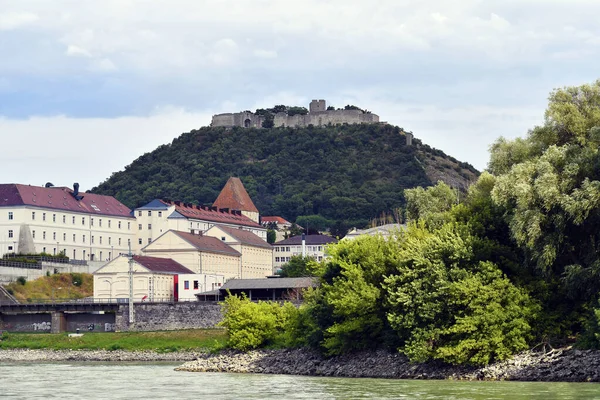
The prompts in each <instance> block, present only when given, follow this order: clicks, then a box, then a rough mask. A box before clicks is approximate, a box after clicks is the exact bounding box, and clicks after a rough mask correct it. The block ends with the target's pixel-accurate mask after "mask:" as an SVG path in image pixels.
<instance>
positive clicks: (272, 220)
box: [260, 216, 292, 225]
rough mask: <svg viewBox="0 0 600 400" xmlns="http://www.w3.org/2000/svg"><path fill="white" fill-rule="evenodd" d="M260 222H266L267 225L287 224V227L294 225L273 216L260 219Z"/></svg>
mask: <svg viewBox="0 0 600 400" xmlns="http://www.w3.org/2000/svg"><path fill="white" fill-rule="evenodd" d="M260 220H261V221H262V222H266V223H269V222H275V223H277V224H282V225H285V224H287V225H291V224H292V223H291V222H290V221H287V220H285V219H283V218H282V217H277V216H272V217H260Z"/></svg>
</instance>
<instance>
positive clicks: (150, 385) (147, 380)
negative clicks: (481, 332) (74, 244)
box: [0, 362, 600, 400]
mask: <svg viewBox="0 0 600 400" xmlns="http://www.w3.org/2000/svg"><path fill="white" fill-rule="evenodd" d="M175 366H176V364H140V363H127V364H116V363H78V362H73V363H68V362H60V363H47V364H44V363H41V364H40V363H0V399H5V398H6V399H42V398H43V399H178V400H179V399H214V400H218V399H261V400H262V399H444V400H451V399H461V400H462V399H466V400H480V399H515V400H517V399H528V400H531V399H534V400H535V399H543V400H551V399H599V398H600V385H598V384H589V383H543V382H539V383H538V382H534V383H529V382H459V381H417V380H385V379H352V378H318V377H305V376H291V375H252V374H227V373H193V372H176V371H174V370H173V369H174V367H175Z"/></svg>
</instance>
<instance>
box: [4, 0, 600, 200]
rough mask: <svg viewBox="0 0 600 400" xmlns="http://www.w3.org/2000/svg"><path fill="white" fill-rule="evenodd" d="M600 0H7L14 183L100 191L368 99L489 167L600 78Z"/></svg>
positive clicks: (8, 128) (391, 118)
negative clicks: (553, 107)
mask: <svg viewBox="0 0 600 400" xmlns="http://www.w3.org/2000/svg"><path fill="white" fill-rule="evenodd" d="M598 15H600V1H598V0H418V1H413V0H370V1H368V2H367V1H364V0H360V1H359V0H327V1H323V0H321V1H316V0H295V1H291V0H152V1H148V0H102V1H97V0H53V1H47V0H19V1H14V0H0V138H1V143H2V145H1V147H0V182H1V183H24V184H32V185H43V184H45V183H46V182H52V183H53V184H55V185H60V186H71V185H72V183H73V182H79V183H80V185H81V189H82V190H88V189H91V188H92V187H94V186H96V185H98V184H99V183H101V182H102V181H104V180H106V179H107V178H109V177H110V175H111V174H112V173H114V172H117V171H120V170H123V169H124V168H125V166H127V165H129V164H130V163H131V162H133V161H134V160H135V159H137V158H138V157H139V156H141V155H142V154H144V153H146V152H149V151H152V150H153V149H155V148H156V147H158V146H159V145H161V144H166V143H170V142H171V141H172V140H173V139H175V138H176V137H178V136H179V135H180V134H181V133H184V132H188V131H190V130H192V129H197V128H199V127H201V126H206V125H208V124H210V119H211V116H212V115H213V114H217V113H222V112H236V111H241V110H254V109H256V108H260V107H270V106H273V105H275V104H286V105H301V106H305V107H308V103H309V102H310V100H311V99H326V100H327V103H328V105H333V106H336V107H342V106H344V105H346V104H354V105H357V106H359V107H362V108H366V109H368V110H370V111H372V112H374V113H376V114H378V115H379V116H380V119H381V121H387V122H389V123H391V124H394V125H398V126H400V127H402V128H404V129H405V130H408V131H412V132H413V133H414V135H415V137H417V138H419V139H421V140H422V141H423V142H425V143H427V144H429V145H430V146H432V147H435V148H438V149H441V150H443V151H444V152H446V153H447V154H449V155H451V156H453V157H455V158H457V159H459V160H461V161H466V162H469V163H471V164H473V165H474V166H475V167H476V168H478V169H480V170H483V169H484V168H485V167H486V165H487V161H488V158H489V157H488V147H489V146H490V144H491V143H493V142H494V141H495V140H496V139H497V138H498V137H500V136H504V137H506V138H515V137H518V136H524V135H526V133H527V131H528V129H531V128H532V127H534V126H535V125H539V124H541V123H543V118H544V110H545V107H546V104H547V97H548V94H549V93H550V92H551V91H552V90H553V89H555V88H558V87H563V86H571V85H580V84H584V83H589V82H593V81H595V80H596V79H598V78H600V76H599V75H600V72H598V66H597V61H598V60H599V59H600V24H598V23H597V17H598Z"/></svg>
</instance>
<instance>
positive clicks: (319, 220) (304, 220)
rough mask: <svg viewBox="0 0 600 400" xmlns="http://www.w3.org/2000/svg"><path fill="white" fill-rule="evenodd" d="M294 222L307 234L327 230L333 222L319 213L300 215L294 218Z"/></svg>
mask: <svg viewBox="0 0 600 400" xmlns="http://www.w3.org/2000/svg"><path fill="white" fill-rule="evenodd" d="M296 224H297V225H299V226H301V227H303V228H304V229H305V230H306V233H307V234H308V235H311V234H319V233H321V232H324V231H326V230H328V229H329V228H330V227H331V226H332V225H333V222H332V221H330V220H328V219H327V218H325V217H323V216H321V215H301V216H299V217H298V218H296Z"/></svg>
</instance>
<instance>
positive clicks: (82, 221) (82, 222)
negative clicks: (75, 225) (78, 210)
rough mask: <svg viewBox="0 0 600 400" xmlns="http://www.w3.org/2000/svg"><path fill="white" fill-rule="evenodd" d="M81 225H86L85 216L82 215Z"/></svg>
mask: <svg viewBox="0 0 600 400" xmlns="http://www.w3.org/2000/svg"><path fill="white" fill-rule="evenodd" d="M81 225H85V217H81Z"/></svg>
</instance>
